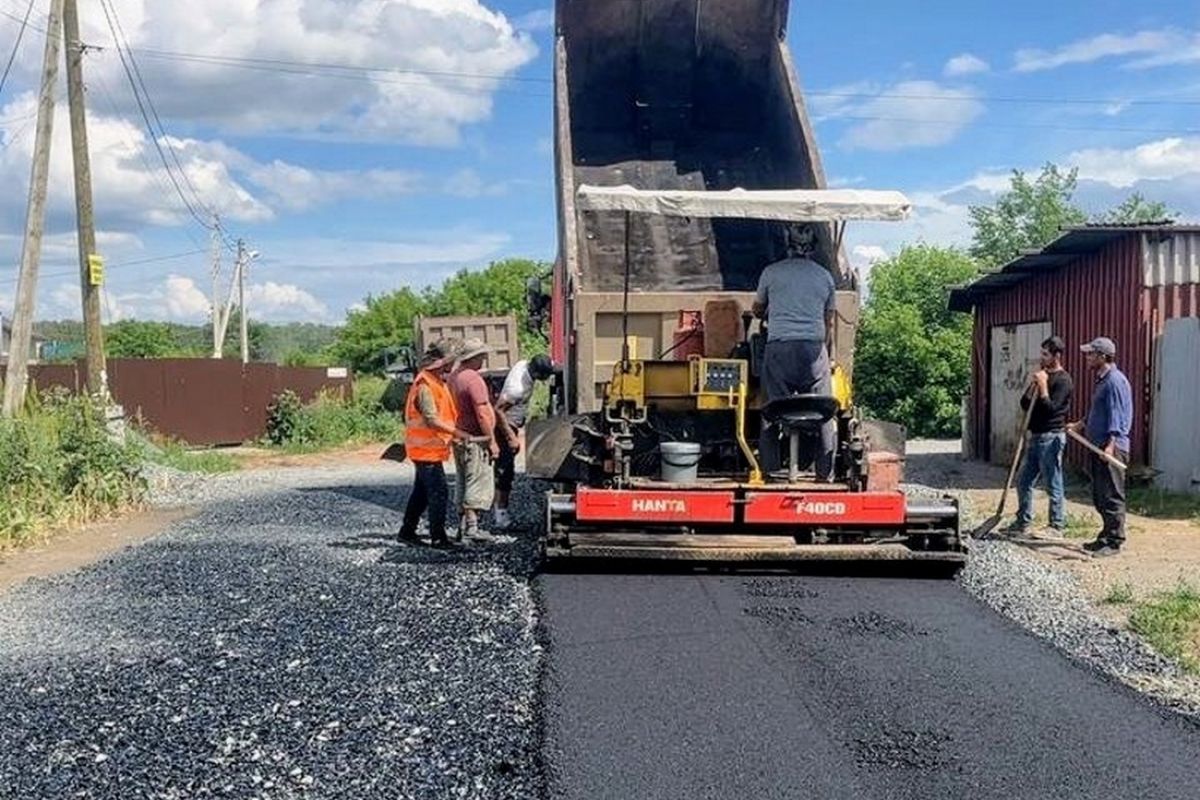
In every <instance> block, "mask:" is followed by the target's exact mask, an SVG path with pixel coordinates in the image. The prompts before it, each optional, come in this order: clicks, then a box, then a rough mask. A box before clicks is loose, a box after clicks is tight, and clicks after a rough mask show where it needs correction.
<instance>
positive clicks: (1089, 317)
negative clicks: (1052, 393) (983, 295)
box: [972, 235, 1152, 464]
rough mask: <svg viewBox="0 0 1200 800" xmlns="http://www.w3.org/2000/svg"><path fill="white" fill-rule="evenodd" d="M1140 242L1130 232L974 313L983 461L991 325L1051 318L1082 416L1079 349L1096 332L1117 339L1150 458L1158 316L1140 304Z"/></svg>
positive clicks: (1085, 381)
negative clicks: (1153, 324)
mask: <svg viewBox="0 0 1200 800" xmlns="http://www.w3.org/2000/svg"><path fill="white" fill-rule="evenodd" d="M1142 281H1143V270H1142V243H1141V240H1140V237H1138V236H1137V235H1130V236H1128V237H1126V238H1124V239H1121V240H1119V241H1117V242H1114V243H1113V244H1111V245H1109V246H1107V247H1105V248H1103V249H1101V250H1100V251H1098V252H1096V253H1094V254H1092V255H1089V256H1084V257H1082V258H1080V259H1079V260H1078V261H1076V262H1074V263H1072V264H1070V265H1068V266H1066V267H1064V268H1062V269H1059V270H1056V271H1054V272H1051V273H1049V274H1047V275H1044V276H1039V277H1035V278H1031V279H1029V280H1027V281H1025V282H1024V283H1020V284H1018V285H1016V286H1015V287H1013V288H1012V289H1010V290H1008V291H1006V292H1003V293H998V294H995V295H992V296H991V297H989V298H987V299H986V300H984V301H982V302H981V303H980V305H979V306H978V307H977V308H976V310H975V334H974V339H975V352H974V369H973V375H972V397H973V398H974V403H975V409H974V410H975V415H974V417H975V442H976V446H977V449H978V451H979V453H978V454H979V457H980V458H984V459H986V458H989V457H990V454H989V453H988V452H987V451H986V448H987V446H988V441H989V439H990V436H989V430H988V426H989V416H990V415H989V398H988V394H987V393H988V386H989V381H988V375H989V371H990V364H989V359H990V353H989V352H988V350H989V346H988V343H989V341H990V330H991V328H992V327H993V326H996V325H1017V324H1021V323H1028V322H1041V321H1049V322H1052V323H1053V324H1054V332H1055V333H1056V334H1057V335H1059V336H1062V337H1063V339H1065V340H1066V343H1067V354H1066V355H1067V363H1066V367H1067V370H1068V371H1069V372H1070V373H1071V375H1072V377H1074V379H1075V387H1076V388H1075V401H1074V407H1073V409H1072V413H1073V415H1074V416H1075V417H1077V418H1078V417H1079V416H1082V414H1083V413H1084V411H1085V410H1086V408H1087V405H1088V400H1089V399H1090V396H1091V387H1092V378H1091V376H1090V374H1089V373H1088V372H1087V369H1086V367H1085V365H1084V361H1083V354H1082V353H1080V351H1079V346H1080V345H1081V344H1083V343H1085V342H1088V341H1090V340H1091V339H1092V338H1093V337H1096V336H1101V335H1103V336H1108V337H1110V338H1112V339H1113V340H1114V341H1115V342H1116V343H1117V347H1118V349H1119V354H1118V361H1119V364H1120V366H1121V369H1122V370H1123V371H1124V372H1125V374H1126V375H1128V376H1129V380H1130V382H1131V383H1132V385H1133V386H1134V403H1135V405H1136V409H1135V419H1134V427H1133V453H1132V458H1133V459H1134V460H1135V461H1137V462H1143V461H1144V459H1145V455H1146V451H1147V448H1146V430H1147V422H1146V421H1147V416H1146V414H1147V409H1148V405H1149V397H1148V393H1149V388H1150V386H1149V364H1150V344H1151V341H1150V338H1149V336H1148V325H1147V323H1148V321H1149V319H1150V315H1151V313H1152V308H1151V305H1150V303H1149V302H1148V301H1146V302H1142V300H1143V292H1142ZM1068 452H1069V453H1070V455H1071V459H1072V461H1074V462H1075V463H1077V464H1078V463H1081V462H1082V460H1083V459H1082V453H1081V452H1080V448H1078V447H1070V448H1068Z"/></svg>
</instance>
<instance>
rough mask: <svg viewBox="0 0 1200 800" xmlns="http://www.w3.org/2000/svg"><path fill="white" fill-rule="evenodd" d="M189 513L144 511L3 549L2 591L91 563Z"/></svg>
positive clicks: (0, 560) (0, 557)
mask: <svg viewBox="0 0 1200 800" xmlns="http://www.w3.org/2000/svg"><path fill="white" fill-rule="evenodd" d="M188 515H189V514H188V512H186V511H141V512H136V513H133V514H129V515H127V516H124V517H121V518H119V519H113V520H107V521H104V522H97V523H93V524H90V525H84V526H82V527H79V528H73V529H71V530H66V531H57V532H52V533H50V534H47V535H45V536H42V537H40V538H39V539H37V540H36V541H35V542H34V543H32V544H28V545H25V546H23V547H20V548H11V549H8V550H0V592H4V591H7V590H8V589H10V588H12V587H13V586H16V585H18V584H21V583H24V582H25V581H27V580H29V579H30V578H46V577H50V576H52V575H60V574H62V573H65V572H70V571H71V570H75V569H79V568H80V567H84V566H87V565H88V564H91V563H94V562H96V561H99V560H101V559H102V558H104V557H106V556H108V555H111V554H112V553H115V552H117V551H118V550H122V549H124V548H126V547H131V546H133V545H137V544H140V543H141V542H144V541H146V540H147V539H151V538H153V537H155V536H157V535H158V534H160V533H162V532H163V531H165V530H166V529H167V528H169V527H170V526H171V525H173V524H175V523H176V522H178V521H179V520H181V519H184V518H186V517H187V516H188Z"/></svg>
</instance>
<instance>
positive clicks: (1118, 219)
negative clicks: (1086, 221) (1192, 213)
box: [1094, 192, 1176, 225]
mask: <svg viewBox="0 0 1200 800" xmlns="http://www.w3.org/2000/svg"><path fill="white" fill-rule="evenodd" d="M1175 216H1176V215H1175V214H1174V213H1172V212H1171V210H1170V209H1168V208H1167V204H1166V203H1162V202H1159V201H1157V200H1147V199H1146V198H1145V196H1143V195H1142V193H1141V192H1134V193H1133V194H1131V195H1129V197H1127V198H1125V201H1124V202H1123V203H1121V204H1120V205H1119V206H1117V207H1116V208H1114V209H1112V210H1110V211H1108V212H1106V213H1104V214H1100V215H1099V216H1097V217H1096V218H1095V220H1094V221H1095V222H1103V223H1105V224H1107V225H1144V224H1146V223H1149V222H1167V221H1170V220H1171V219H1172V218H1173V217H1175Z"/></svg>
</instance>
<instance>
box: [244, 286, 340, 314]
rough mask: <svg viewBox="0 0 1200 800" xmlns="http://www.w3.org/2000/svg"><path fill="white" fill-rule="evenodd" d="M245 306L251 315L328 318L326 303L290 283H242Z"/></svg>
mask: <svg viewBox="0 0 1200 800" xmlns="http://www.w3.org/2000/svg"><path fill="white" fill-rule="evenodd" d="M246 308H247V310H248V313H249V315H250V318H251V319H254V318H256V317H257V318H260V319H264V318H265V319H272V320H289V321H311V322H317V321H322V320H326V319H328V318H329V307H328V306H326V305H325V304H324V303H322V302H321V301H320V300H318V299H317V298H315V297H313V295H311V294H310V293H309V292H307V291H305V290H304V289H301V288H300V287H299V286H296V285H295V284H291V283H275V282H274V281H267V282H266V283H258V284H252V285H250V286H247V287H246Z"/></svg>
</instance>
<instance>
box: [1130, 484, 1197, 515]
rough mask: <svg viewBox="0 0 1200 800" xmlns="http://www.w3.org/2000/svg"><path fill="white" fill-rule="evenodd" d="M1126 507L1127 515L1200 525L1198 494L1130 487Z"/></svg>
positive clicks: (1148, 487)
mask: <svg viewBox="0 0 1200 800" xmlns="http://www.w3.org/2000/svg"><path fill="white" fill-rule="evenodd" d="M1126 507H1127V508H1128V510H1129V513H1131V514H1137V515H1139V516H1143V517H1150V518H1152V519H1173V520H1186V521H1191V522H1194V523H1197V524H1200V494H1181V493H1178V492H1167V491H1163V490H1162V489H1156V488H1154V487H1153V486H1130V487H1129V490H1128V493H1127V495H1126Z"/></svg>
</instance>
